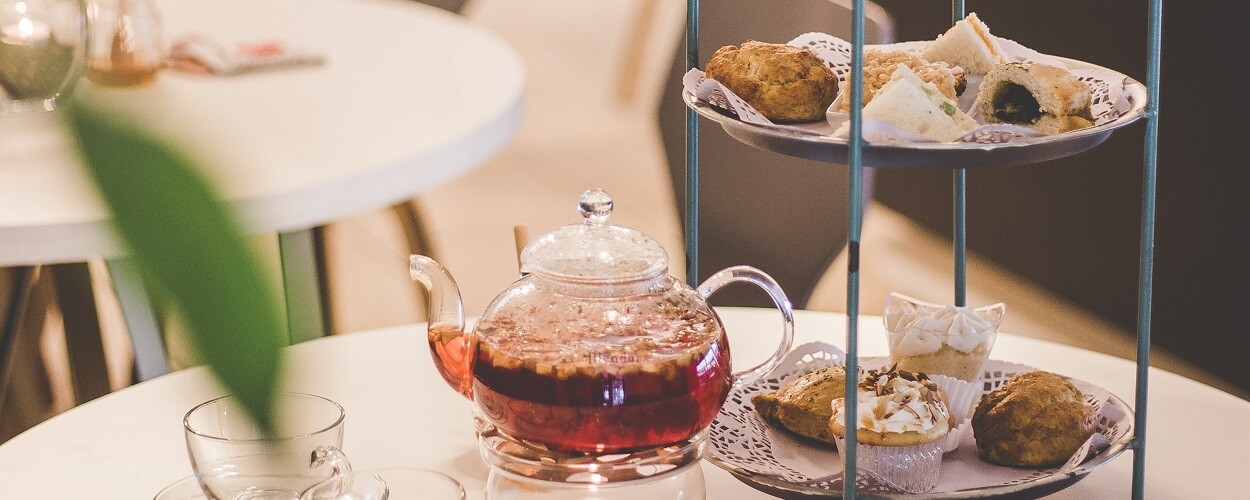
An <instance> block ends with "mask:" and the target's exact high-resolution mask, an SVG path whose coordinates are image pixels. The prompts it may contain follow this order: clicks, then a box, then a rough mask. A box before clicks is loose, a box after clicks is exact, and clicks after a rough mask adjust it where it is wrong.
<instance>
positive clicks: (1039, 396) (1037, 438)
mask: <svg viewBox="0 0 1250 500" xmlns="http://www.w3.org/2000/svg"><path fill="white" fill-rule="evenodd" d="M1095 418H1096V415H1095V413H1094V408H1093V407H1092V406H1090V405H1088V404H1085V395H1084V394H1082V393H1081V390H1080V389H1077V388H1076V386H1074V385H1072V382H1069V381H1068V380H1067V379H1065V378H1063V377H1060V376H1058V375H1055V374H1053V373H1048V372H1043V371H1033V372H1026V373H1021V374H1019V375H1016V376H1015V377H1014V378H1012V379H1011V380H1009V381H1007V383H1005V384H1003V386H1002V387H999V388H998V389H995V390H994V391H992V392H990V393H989V394H986V395H985V397H983V398H981V402H980V403H979V404H977V409H976V411H975V412H973V414H972V433H973V436H974V437H975V438H976V442H977V453H978V454H979V455H980V456H981V459H982V460H985V461H986V462H990V463H992V464H998V465H1007V466H1012V467H1048V466H1052V465H1058V464H1061V463H1063V462H1064V461H1066V460H1067V459H1068V458H1069V457H1071V456H1072V454H1073V453H1075V452H1076V450H1077V448H1080V447H1081V444H1083V443H1085V440H1087V439H1089V437H1090V436H1091V435H1093V434H1094V430H1095V424H1096V421H1095Z"/></svg>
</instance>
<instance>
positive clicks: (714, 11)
mask: <svg viewBox="0 0 1250 500" xmlns="http://www.w3.org/2000/svg"><path fill="white" fill-rule="evenodd" d="M850 4H851V2H850V1H849V0H795V1H787V2H758V1H753V0H723V1H718V2H703V4H702V5H701V11H700V13H699V18H700V23H699V35H700V40H699V51H700V54H699V61H698V66H699V67H702V65H703V64H704V63H705V62H706V61H707V60H708V59H709V58H710V57H711V55H712V53H713V52H715V51H716V49H718V48H720V47H721V46H724V45H737V44H740V43H742V42H743V41H745V40H747V39H755V40H760V41H765V42H773V43H784V42H786V41H788V40H790V39H791V38H794V37H795V36H798V35H800V34H803V33H806V32H810V31H822V32H826V33H830V34H833V35H837V36H841V37H843V38H846V39H850V36H849V33H850V27H851V10H850V9H851V7H850ZM865 38H866V40H867V43H870V44H872V43H888V42H891V41H893V40H894V23H893V20H892V18H891V17H890V16H889V14H888V13H886V12H885V10H883V9H881V8H880V7H879V6H877V5H875V4H872V3H871V2H869V3H868V6H867V8H866V12H865ZM685 70H686V68H685V55H684V49H683V50H682V51H681V52H679V53H678V54H677V56H676V57H674V60H673V63H672V66H671V67H670V69H669V73H668V79H667V80H666V81H667V82H668V84H667V86H666V87H665V89H664V97H663V101H662V102H661V105H660V112H659V123H660V128H661V131H662V133H663V138H664V144H665V151H666V153H667V157H668V165H669V173H670V177H671V180H672V183H673V189H674V191H675V192H677V193H684V192H685V182H686V171H685V120H686V107H685V105H684V104H683V103H682V100H681V85H680V82H681V76H682V75H683V74H684V73H685ZM698 141H699V152H700V163H699V164H700V167H699V169H700V171H699V180H700V187H701V189H700V195H699V202H700V203H699V215H700V218H699V224H700V227H699V248H700V252H699V276H700V278H705V277H707V276H708V275H709V274H710V273H712V272H715V271H716V270H719V269H722V268H724V267H727V266H731V265H737V264H749V265H753V266H756V267H758V268H760V269H762V270H764V271H765V272H767V273H769V274H770V275H772V276H773V277H774V278H775V279H777V281H778V282H779V283H780V284H781V285H782V287H783V288H784V289H785V290H786V292H787V293H788V294H789V296H790V298H791V300H792V301H793V302H794V304H795V305H796V306H799V307H802V306H804V305H806V303H807V301H808V299H809V298H810V296H811V293H812V291H813V290H814V289H815V287H816V284H817V281H818V280H819V279H820V277H821V276H822V275H823V274H824V273H825V271H826V269H828V268H829V265H830V263H831V262H833V260H834V258H835V257H836V256H837V255H838V253H839V252H841V251H842V249H843V248H844V247H845V246H846V241H847V234H846V232H847V223H846V220H847V214H848V210H849V209H848V200H847V196H848V192H847V183H848V179H847V177H848V169H847V168H846V167H842V166H839V165H829V164H824V163H818V162H814V161H809V160H803V159H799V158H792V157H788V156H783V155H780V154H778V153H772V152H768V151H764V150H761V149H757V148H754V147H751V146H747V145H745V144H742V143H740V142H738V141H737V140H736V139H733V138H731V137H730V136H729V135H728V134H726V133H725V132H724V131H723V130H721V129H720V127H718V126H716V125H715V124H712V123H711V122H708V121H703V122H702V123H700V127H699V137H698ZM872 178H873V175H872V171H871V169H869V170H866V171H865V172H864V184H865V186H864V201H865V204H866V203H867V201H868V200H869V199H871V191H872V190H871V188H872ZM678 203H679V205H681V210H682V212H683V213H684V212H685V210H686V207H685V206H684V205H685V198H684V196H678ZM683 220H684V219H683ZM716 302H717V303H718V304H727V305H759V306H765V305H768V304H769V303H770V302H769V299H768V298H767V297H766V296H764V295H763V294H760V293H758V292H756V291H755V290H753V289H749V288H747V287H742V288H737V287H731V288H729V289H726V290H724V291H723V292H721V293H718V294H717V296H716Z"/></svg>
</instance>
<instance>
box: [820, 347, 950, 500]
mask: <svg viewBox="0 0 1250 500" xmlns="http://www.w3.org/2000/svg"><path fill="white" fill-rule="evenodd" d="M856 401H857V404H858V409H857V411H856V416H855V419H854V421H855V422H856V432H855V436H856V439H857V440H858V442H859V447H858V448H857V453H856V464H857V466H858V467H860V468H862V469H866V470H869V471H872V472H873V473H874V474H876V475H877V476H878V477H879V478H881V479H883V480H885V481H887V482H889V483H890V484H891V485H893V486H895V487H897V488H899V489H901V490H903V491H906V492H909V493H923V492H926V491H929V490H931V489H933V487H934V486H935V485H937V480H938V473H939V470H940V468H941V465H942V453H943V446H944V444H943V442H944V441H945V439H944V438H945V437H946V435H947V434H948V433H950V430H951V415H950V410H948V409H947V407H946V402H945V400H944V398H943V396H942V390H941V389H939V388H938V386H937V384H936V383H935V382H933V381H932V380H930V379H929V377H928V376H927V375H925V374H923V373H911V372H907V371H902V370H898V369H897V368H896V367H890V368H889V369H885V370H869V371H868V372H867V373H866V374H865V375H864V376H863V378H862V379H861V380H860V382H859V390H858V395H857V398H856ZM832 405H833V416H832V417H831V418H830V419H829V430H830V431H831V432H832V433H833V435H834V439H835V440H836V441H837V445H838V449H839V450H845V449H846V448H845V440H846V433H847V428H846V426H844V424H843V423H844V421H845V418H846V417H845V415H846V400H845V399H844V398H836V399H834V400H833V402H832Z"/></svg>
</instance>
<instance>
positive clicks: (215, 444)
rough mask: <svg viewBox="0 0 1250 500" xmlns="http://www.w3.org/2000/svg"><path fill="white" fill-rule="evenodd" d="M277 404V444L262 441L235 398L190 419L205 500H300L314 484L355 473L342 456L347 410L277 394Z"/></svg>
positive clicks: (190, 447) (190, 442) (187, 426)
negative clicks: (206, 498)
mask: <svg viewBox="0 0 1250 500" xmlns="http://www.w3.org/2000/svg"><path fill="white" fill-rule="evenodd" d="M275 403H276V407H277V411H278V412H277V414H276V415H277V418H276V419H275V420H276V422H277V425H278V437H276V438H266V437H264V436H263V435H262V434H261V433H260V431H259V430H258V429H257V428H256V427H255V426H254V425H253V424H252V421H251V420H250V419H249V418H248V416H247V414H246V413H245V412H244V411H243V410H242V409H241V408H240V407H239V406H238V404H237V403H236V400H235V398H234V397H233V396H226V397H222V398H218V399H214V400H211V401H208V402H206V403H202V404H200V405H199V406H196V407H195V408H193V409H191V411H190V412H188V413H187V416H186V418H185V419H183V427H184V434H185V436H186V441H187V453H188V455H189V456H190V458H191V468H192V470H193V471H194V472H195V477H196V479H197V481H198V482H199V485H200V488H201V489H202V490H203V491H204V495H205V496H206V497H208V498H209V499H213V500H269V499H275V500H276V499H282V500H295V499H298V498H299V497H300V494H301V493H303V492H304V491H305V490H307V489H309V488H311V487H312V486H314V485H316V484H317V483H320V482H322V481H324V480H326V479H329V478H331V477H335V476H341V475H344V474H348V473H350V472H351V466H350V465H349V464H348V462H347V457H346V456H344V455H343V452H342V451H340V449H341V448H342V446H343V421H344V418H345V416H346V415H345V413H344V411H343V407H342V406H340V405H339V404H338V403H336V402H334V401H331V400H329V399H326V398H324V397H321V396H315V395H312V394H301V393H280V394H278V395H277V396H276V401H275Z"/></svg>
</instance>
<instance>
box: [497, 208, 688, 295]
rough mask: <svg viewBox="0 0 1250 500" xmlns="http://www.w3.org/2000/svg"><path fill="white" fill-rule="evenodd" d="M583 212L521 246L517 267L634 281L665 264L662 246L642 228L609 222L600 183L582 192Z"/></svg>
mask: <svg viewBox="0 0 1250 500" xmlns="http://www.w3.org/2000/svg"><path fill="white" fill-rule="evenodd" d="M577 210H578V211H579V212H581V214H582V217H583V218H585V220H584V221H582V223H581V224H571V225H568V226H563V227H560V228H557V229H555V230H554V231H551V232H549V233H546V234H544V235H542V236H539V237H538V238H537V239H535V240H534V241H532V242H530V243H529V244H528V245H526V247H525V249H524V250H522V251H521V272H523V273H538V274H541V275H546V276H549V277H552V278H556V279H560V280H565V281H579V282H586V281H635V280H643V279H651V278H655V277H656V276H660V275H661V274H664V273H665V271H667V270H668V254H667V253H665V252H664V247H662V246H660V244H659V242H657V241H655V240H654V239H652V238H651V237H650V236H647V235H645V234H643V233H642V232H641V231H638V230H636V229H631V228H628V227H625V226H617V225H614V224H608V216H609V215H612V197H611V196H609V195H608V193H607V192H606V191H604V190H602V189H590V190H587V191H586V192H584V193H582V196H581V198H580V199H579V200H578V202H577Z"/></svg>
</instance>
